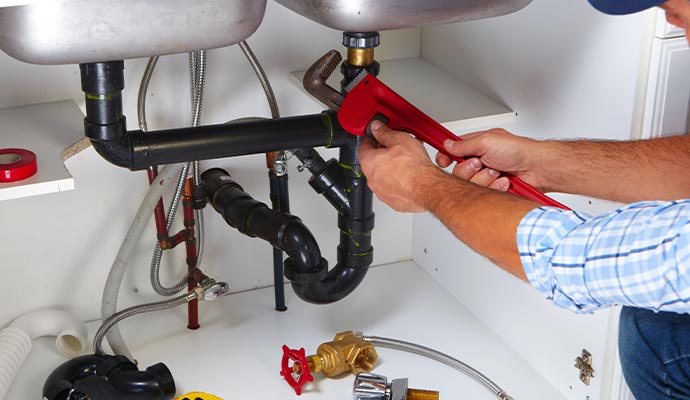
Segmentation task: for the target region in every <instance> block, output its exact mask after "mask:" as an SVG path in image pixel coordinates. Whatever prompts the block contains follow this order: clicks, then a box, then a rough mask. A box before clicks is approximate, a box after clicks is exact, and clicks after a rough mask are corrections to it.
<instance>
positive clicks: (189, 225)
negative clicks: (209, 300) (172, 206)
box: [182, 178, 200, 329]
mask: <svg viewBox="0 0 690 400" xmlns="http://www.w3.org/2000/svg"><path fill="white" fill-rule="evenodd" d="M182 212H183V215H184V226H185V230H186V232H187V237H186V238H185V249H186V251H187V272H188V273H189V274H192V273H193V271H194V270H195V269H196V267H197V251H196V235H195V227H194V226H195V223H194V180H193V179H192V178H187V180H185V183H184V192H183V194H182ZM195 287H196V282H194V281H193V280H192V279H190V280H189V283H188V284H187V289H189V291H192V290H194V288H195ZM199 327H200V325H199V301H198V300H192V301H190V302H189V303H187V328H189V329H199Z"/></svg>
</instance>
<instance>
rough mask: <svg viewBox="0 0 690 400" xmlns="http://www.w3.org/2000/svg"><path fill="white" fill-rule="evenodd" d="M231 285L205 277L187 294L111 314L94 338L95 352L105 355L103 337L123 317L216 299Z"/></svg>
mask: <svg viewBox="0 0 690 400" xmlns="http://www.w3.org/2000/svg"><path fill="white" fill-rule="evenodd" d="M229 288H230V287H229V286H228V284H227V283H225V282H216V281H215V280H214V279H211V278H208V277H206V278H204V279H203V281H202V282H201V284H200V285H198V286H196V287H195V288H194V290H191V291H189V292H187V293H185V294H182V295H180V296H177V297H175V298H172V299H166V300H162V301H157V302H153V303H147V304H139V305H136V306H132V307H128V308H125V309H124V310H120V311H118V312H116V313H115V314H113V315H111V316H110V317H108V318H107V319H105V320H104V321H103V324H101V326H100V327H99V328H98V331H96V335H95V336H94V339H93V348H94V352H95V353H96V354H98V355H103V354H105V352H104V351H103V345H102V344H103V338H104V337H105V336H106V335H107V333H108V331H109V330H110V329H112V328H113V327H115V326H116V325H117V323H118V322H120V321H122V320H123V319H126V318H129V317H132V316H134V315H138V314H143V313H149V312H153V311H162V310H167V309H169V308H173V307H177V306H180V305H182V304H186V303H189V302H191V301H194V300H216V299H218V298H220V297H222V296H225V295H226V294H227V293H228V290H229Z"/></svg>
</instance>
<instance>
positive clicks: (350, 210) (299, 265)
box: [80, 61, 374, 303]
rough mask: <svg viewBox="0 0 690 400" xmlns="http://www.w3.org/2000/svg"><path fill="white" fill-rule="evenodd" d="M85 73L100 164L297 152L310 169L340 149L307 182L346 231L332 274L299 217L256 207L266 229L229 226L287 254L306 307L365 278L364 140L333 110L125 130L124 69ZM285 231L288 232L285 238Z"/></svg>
mask: <svg viewBox="0 0 690 400" xmlns="http://www.w3.org/2000/svg"><path fill="white" fill-rule="evenodd" d="M80 69H81V79H82V90H83V91H84V92H85V98H86V118H85V119H84V127H85V133H86V136H87V137H88V138H89V139H91V143H92V145H93V147H94V148H95V149H96V151H97V152H98V153H99V154H100V155H101V156H102V157H103V158H105V159H106V160H108V161H110V162H111V163H113V164H115V165H118V166H121V167H125V168H129V169H131V170H141V169H145V168H148V167H151V166H155V165H163V164H171V163H176V162H186V161H199V160H207V159H213V158H224V157H232V156H239V155H247V154H258V153H267V152H272V151H280V150H286V149H303V150H300V151H298V157H300V158H301V159H303V160H302V161H303V162H305V160H306V159H307V158H309V155H310V154H311V153H312V152H314V150H313V149H310V148H312V147H319V146H325V147H339V148H340V162H338V161H336V160H330V161H329V162H324V161H323V160H322V159H320V157H312V158H313V160H316V162H314V163H312V164H311V165H307V167H308V168H309V170H310V171H311V172H312V174H313V175H314V176H313V177H312V179H311V180H310V183H311V185H312V187H314V189H315V190H316V191H317V192H318V193H321V194H322V195H324V196H325V197H326V198H327V199H328V201H329V202H330V203H331V204H332V205H334V206H335V208H336V210H337V211H338V227H339V229H340V232H341V233H340V244H339V246H338V263H337V265H336V266H335V267H334V268H333V269H332V270H331V271H328V266H327V263H326V261H325V260H323V259H322V258H321V255H320V251H319V250H318V246H317V244H316V241H315V240H314V239H313V236H312V235H311V233H310V232H309V231H308V229H306V227H304V225H303V224H302V223H301V221H299V219H298V218H297V217H294V216H291V215H289V214H285V215H283V214H280V213H277V214H276V213H274V214H269V213H268V212H266V211H265V210H263V208H262V207H259V206H258V205H256V204H254V205H252V206H251V207H252V208H254V207H256V209H253V212H256V215H260V216H262V217H263V218H265V221H266V222H267V224H266V225H265V226H259V224H258V223H256V224H251V223H250V224H249V226H246V225H245V227H240V226H241V224H240V222H241V221H242V219H241V218H242V216H241V215H238V216H237V217H238V218H240V220H238V222H237V223H238V225H233V224H234V223H236V222H233V223H231V225H233V226H237V227H238V229H240V231H242V230H243V229H244V230H245V231H246V232H248V234H250V235H253V236H258V237H262V238H264V239H265V240H268V241H269V242H271V244H273V245H274V246H275V247H278V248H281V249H283V250H285V252H286V253H287V254H288V256H289V258H288V259H287V260H286V261H285V272H284V273H285V276H286V277H287V278H288V279H290V281H291V282H292V287H293V289H294V290H295V292H296V293H297V295H298V296H299V297H300V298H302V299H303V300H305V301H309V302H312V303H331V302H334V301H338V300H340V299H342V298H343V297H345V296H347V295H348V294H349V293H351V292H352V291H353V290H354V289H355V288H356V287H357V285H359V283H360V282H361V281H362V279H364V275H365V274H366V271H367V269H368V267H369V265H370V264H371V262H372V261H373V248H372V246H371V231H372V229H373V227H374V213H373V211H372V198H373V194H372V192H371V191H370V190H369V189H368V187H367V185H366V178H365V177H364V176H363V175H362V173H361V170H360V167H359V163H358V157H357V149H358V146H359V143H360V141H361V140H362V139H361V138H358V137H355V136H352V135H350V134H348V133H347V132H345V131H344V130H343V129H342V127H341V126H340V124H339V123H338V120H337V117H336V112H335V111H332V110H327V111H324V112H322V113H320V114H314V115H304V116H296V117H289V118H277V119H268V120H261V121H252V122H244V123H236V124H229V125H225V124H221V125H209V126H201V127H192V128H180V129H169V130H164V131H154V132H146V133H144V132H142V131H140V130H135V131H127V128H126V127H127V124H126V119H125V116H124V115H123V114H122V97H121V92H122V90H123V89H124V76H123V69H124V63H123V62H122V61H112V62H104V63H90V64H81V65H80ZM304 149H306V150H304ZM300 153H301V155H300ZM314 153H315V152H314ZM318 160H320V161H318ZM305 164H306V162H305ZM237 186H238V187H239V185H237ZM239 189H240V190H241V188H239ZM242 193H244V192H242ZM245 194H246V193H245ZM247 196H248V195H247ZM242 203H244V206H243V207H248V206H247V204H250V203H251V202H249V201H248V200H247V199H244V200H243V201H242ZM256 203H258V202H256ZM259 204H261V205H263V204H262V203H259ZM263 206H264V207H265V208H266V210H268V211H271V210H270V208H268V207H267V206H265V205H263ZM244 209H245V211H247V210H249V209H248V208H244ZM278 215H281V216H280V217H278ZM286 216H289V218H287V217H286ZM226 220H227V218H226ZM295 220H296V221H295ZM297 221H299V223H297ZM228 222H230V221H228ZM245 222H246V221H245ZM281 227H282V228H288V227H289V229H288V230H287V231H281V229H282V228H281ZM277 228H280V229H278V230H276V229H277ZM305 231H306V233H305ZM262 235H263V236H262ZM305 246H307V247H305Z"/></svg>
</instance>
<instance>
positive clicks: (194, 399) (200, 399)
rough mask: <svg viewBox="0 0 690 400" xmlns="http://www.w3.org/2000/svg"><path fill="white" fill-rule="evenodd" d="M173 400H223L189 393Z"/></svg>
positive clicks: (208, 395)
mask: <svg viewBox="0 0 690 400" xmlns="http://www.w3.org/2000/svg"><path fill="white" fill-rule="evenodd" d="M175 400H223V399H221V398H220V397H218V396H214V395H212V394H208V393H203V392H191V393H187V394H185V395H182V396H180V397H178V398H177V399H175Z"/></svg>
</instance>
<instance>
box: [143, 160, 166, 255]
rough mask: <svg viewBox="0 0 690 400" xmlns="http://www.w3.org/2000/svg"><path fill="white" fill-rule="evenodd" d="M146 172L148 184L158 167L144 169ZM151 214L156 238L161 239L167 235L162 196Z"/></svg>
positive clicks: (154, 176)
mask: <svg viewBox="0 0 690 400" xmlns="http://www.w3.org/2000/svg"><path fill="white" fill-rule="evenodd" d="M146 173H147V174H148V177H149V185H150V184H151V183H153V180H154V179H156V176H157V175H158V168H156V167H151V168H149V169H147V170H146ZM153 215H154V218H155V220H156V233H157V234H158V240H159V241H163V240H165V239H167V237H168V227H167V224H166V222H165V206H164V205H163V198H162V197H161V198H160V199H159V200H158V204H156V208H155V209H154V211H153ZM162 247H163V246H162V243H161V248H162Z"/></svg>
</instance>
